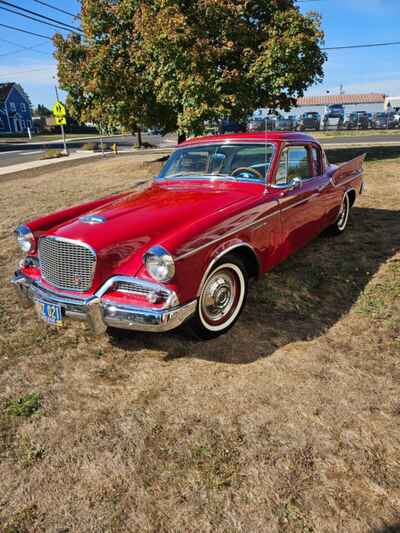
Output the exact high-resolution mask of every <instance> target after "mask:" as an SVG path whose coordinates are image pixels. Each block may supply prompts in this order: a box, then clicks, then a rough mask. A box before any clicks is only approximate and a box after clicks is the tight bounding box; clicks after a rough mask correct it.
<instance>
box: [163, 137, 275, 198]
mask: <svg viewBox="0 0 400 533" xmlns="http://www.w3.org/2000/svg"><path fill="white" fill-rule="evenodd" d="M217 144H221V145H223V144H228V145H229V144H238V145H240V144H261V145H264V146H267V145H270V146H272V155H271V164H270V165H269V167H268V172H267V173H266V175H265V177H264V179H263V180H260V179H258V180H256V179H255V180H251V179H245V178H242V179H240V178H235V177H234V176H226V177H223V176H221V177H219V176H217V175H215V178H217V179H218V181H233V182H240V183H242V182H243V183H256V184H258V185H263V186H264V187H266V186H267V185H268V183H269V179H270V177H271V169H272V166H273V162H274V160H275V155H276V153H277V144H278V143H277V141H271V140H268V141H267V142H266V141H265V140H263V139H260V140H259V141H258V142H257V141H255V140H254V139H249V140H246V139H242V140H237V141H236V140H235V139H228V140H223V141H222V142H221V141H207V142H205V143H201V142H199V143H193V144H187V145H183V146H180V145H179V144H178V145H177V146H176V147H175V150H174V151H173V152H172V154H173V153H174V152H175V151H176V150H183V149H185V148H201V147H203V146H205V147H206V146H215V145H217ZM172 154H171V155H172ZM170 157H171V156H170ZM200 175H201V174H200ZM210 175H212V176H214V175H213V174H210ZM174 180H179V177H178V178H173V177H170V178H161V177H160V175H158V176H156V178H155V181H157V182H161V183H162V182H163V181H174ZM190 180H192V181H201V180H203V181H212V180H210V179H208V178H184V179H183V180H182V181H190Z"/></svg>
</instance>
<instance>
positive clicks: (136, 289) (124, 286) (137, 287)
mask: <svg viewBox="0 0 400 533" xmlns="http://www.w3.org/2000/svg"><path fill="white" fill-rule="evenodd" d="M117 290H118V291H121V292H129V293H133V294H140V295H143V296H148V295H149V294H151V293H153V292H154V288H153V287H151V286H150V287H146V286H144V285H141V284H139V283H135V282H131V281H119V282H118V286H117ZM156 292H157V294H158V295H159V296H160V297H161V298H162V299H163V300H166V299H167V298H168V296H169V292H168V291H167V290H165V291H163V290H162V289H160V288H158V289H157V290H156Z"/></svg>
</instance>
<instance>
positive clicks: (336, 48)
mask: <svg viewBox="0 0 400 533" xmlns="http://www.w3.org/2000/svg"><path fill="white" fill-rule="evenodd" d="M398 44H400V41H394V42H391V43H371V44H349V45H346V46H330V47H327V48H321V50H350V49H353V48H373V47H375V46H395V45H398Z"/></svg>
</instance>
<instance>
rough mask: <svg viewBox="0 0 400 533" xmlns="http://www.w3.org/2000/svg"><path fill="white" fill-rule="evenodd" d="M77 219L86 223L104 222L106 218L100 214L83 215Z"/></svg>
mask: <svg viewBox="0 0 400 533" xmlns="http://www.w3.org/2000/svg"><path fill="white" fill-rule="evenodd" d="M79 220H80V221H81V222H85V223H86V224H102V223H103V222H106V220H107V219H106V217H103V216H101V215H84V216H83V217H80V218H79Z"/></svg>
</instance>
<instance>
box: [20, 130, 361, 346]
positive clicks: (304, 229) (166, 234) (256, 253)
mask: <svg viewBox="0 0 400 533" xmlns="http://www.w3.org/2000/svg"><path fill="white" fill-rule="evenodd" d="M363 158H364V156H361V157H358V158H356V159H354V160H353V161H350V162H349V163H343V164H341V165H340V167H337V166H335V165H329V164H328V163H327V159H326V156H325V154H324V150H323V148H322V147H321V145H320V144H319V143H318V142H317V141H316V140H315V139H314V138H312V137H310V136H308V135H304V134H300V133H268V132H267V133H265V132H260V133H252V134H249V133H246V134H238V135H232V134H230V135H223V136H209V137H200V138H194V139H191V140H189V141H186V142H184V143H182V144H180V145H179V147H178V148H177V149H176V150H175V151H174V152H173V153H172V155H171V156H170V157H169V159H168V161H167V162H166V163H165V165H164V167H163V168H162V170H161V172H160V175H159V176H158V177H157V178H155V180H154V181H153V182H151V183H149V185H148V187H147V188H145V189H144V190H141V191H134V190H128V191H127V192H124V193H118V194H116V195H114V196H109V197H107V198H103V199H99V200H94V201H91V202H88V203H85V204H82V205H78V206H75V207H70V208H67V209H64V210H62V211H59V212H56V213H53V214H50V215H46V216H43V217H41V218H38V219H35V220H32V221H31V222H28V223H27V224H24V225H22V226H20V227H19V228H17V230H16V238H17V242H18V244H19V246H20V248H21V250H22V252H23V259H22V260H21V261H20V263H19V267H18V270H17V272H16V273H15V276H14V278H13V280H12V282H13V284H14V286H15V288H16V292H17V294H18V296H19V298H20V301H21V303H22V304H23V305H24V306H25V307H29V306H34V308H35V310H36V312H37V314H38V316H39V317H40V319H42V320H44V321H45V322H47V323H48V324H51V325H53V326H58V327H62V326H63V325H66V324H67V323H68V321H69V320H70V319H79V320H83V321H85V322H87V323H88V325H89V326H90V327H91V329H92V331H93V333H95V334H102V333H103V332H105V330H106V328H107V326H110V327H114V328H120V329H127V330H137V331H150V332H162V331H168V330H170V329H173V328H176V327H178V326H179V325H181V324H183V323H184V322H187V323H188V325H189V326H190V327H191V329H192V331H193V332H194V333H195V334H196V335H197V336H198V337H201V338H206V339H207V338H212V337H215V336H217V335H220V334H222V333H225V332H226V331H228V330H229V328H231V327H232V326H233V324H234V323H235V321H236V320H237V319H238V318H239V316H240V314H241V312H242V310H243V307H244V305H245V302H246V296H247V291H248V286H249V280H250V279H252V278H258V277H260V276H261V275H262V274H263V273H265V272H267V271H269V270H271V269H272V268H273V267H274V266H276V265H278V264H279V263H281V262H282V261H283V260H285V259H286V258H287V257H288V256H290V255H291V254H293V253H294V252H296V251H297V250H298V249H300V248H301V247H303V246H304V245H305V244H306V243H308V242H309V241H310V240H311V239H313V238H315V237H316V236H317V235H319V234H320V233H321V232H322V231H323V230H325V229H329V231H330V232H331V233H334V234H341V233H343V232H344V230H345V229H346V226H347V221H348V219H349V214H350V208H351V207H352V206H353V204H354V202H355V201H356V198H357V196H358V195H359V194H360V193H361V192H362V190H363V178H362V162H363ZM338 253H339V252H338ZM328 282H329V280H328ZM330 282H331V283H332V285H333V284H334V281H332V280H330ZM261 311H262V310H260V312H261ZM244 327H245V324H244ZM21 334H23V332H22V331H21Z"/></svg>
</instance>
